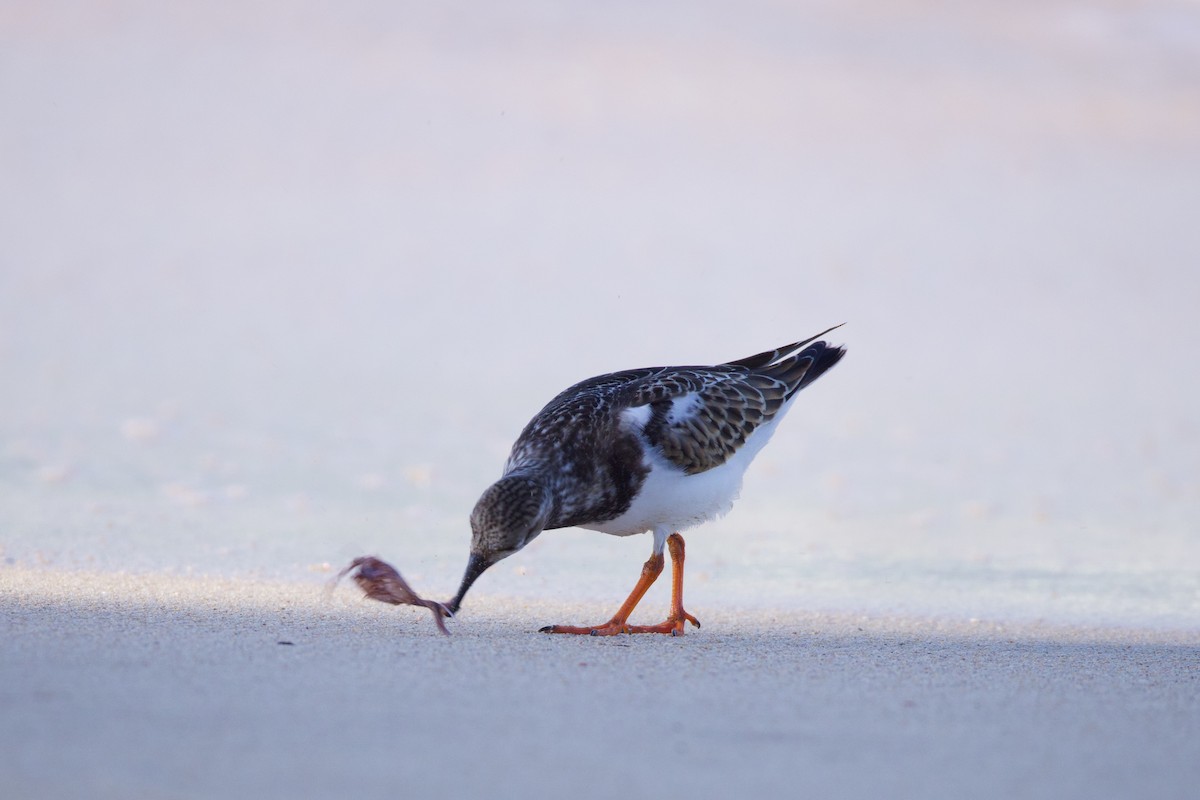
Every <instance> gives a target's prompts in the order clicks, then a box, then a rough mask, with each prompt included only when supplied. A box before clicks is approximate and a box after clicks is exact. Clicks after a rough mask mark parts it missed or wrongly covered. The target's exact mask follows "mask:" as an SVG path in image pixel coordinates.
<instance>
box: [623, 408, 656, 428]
mask: <svg viewBox="0 0 1200 800" xmlns="http://www.w3.org/2000/svg"><path fill="white" fill-rule="evenodd" d="M621 421H622V422H623V423H624V424H625V425H627V426H628V427H629V429H630V430H633V431H638V432H640V431H642V430H643V429H644V428H645V427H646V423H647V422H649V421H650V406H648V405H645V406H633V407H632V408H626V409H624V410H623V411H622V412H621Z"/></svg>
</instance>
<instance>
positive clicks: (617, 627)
mask: <svg viewBox="0 0 1200 800" xmlns="http://www.w3.org/2000/svg"><path fill="white" fill-rule="evenodd" d="M538 632H539V633H574V634H576V635H579V636H616V635H617V634H619V633H629V625H628V624H626V623H624V622H616V621H614V620H609V621H608V622H606V623H604V624H603V625H589V626H585V627H582V628H580V627H576V626H574V625H547V626H546V627H544V628H541V629H540V630H539V631H538Z"/></svg>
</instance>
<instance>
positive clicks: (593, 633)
mask: <svg viewBox="0 0 1200 800" xmlns="http://www.w3.org/2000/svg"><path fill="white" fill-rule="evenodd" d="M599 635H600V631H598V630H596V629H595V628H592V629H591V630H590V631H588V636H599Z"/></svg>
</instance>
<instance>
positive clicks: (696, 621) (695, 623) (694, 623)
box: [692, 619, 700, 628]
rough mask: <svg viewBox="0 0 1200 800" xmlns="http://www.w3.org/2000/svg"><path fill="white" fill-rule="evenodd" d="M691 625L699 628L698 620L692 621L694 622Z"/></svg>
mask: <svg viewBox="0 0 1200 800" xmlns="http://www.w3.org/2000/svg"><path fill="white" fill-rule="evenodd" d="M692 624H693V625H695V626H696V627H697V628H699V627H700V620H698V619H694V620H692Z"/></svg>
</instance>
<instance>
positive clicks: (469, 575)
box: [446, 553, 491, 614]
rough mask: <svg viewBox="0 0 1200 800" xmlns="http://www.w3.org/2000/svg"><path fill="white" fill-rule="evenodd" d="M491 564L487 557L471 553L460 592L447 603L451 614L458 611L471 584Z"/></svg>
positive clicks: (459, 588)
mask: <svg viewBox="0 0 1200 800" xmlns="http://www.w3.org/2000/svg"><path fill="white" fill-rule="evenodd" d="M490 566H491V564H490V563H489V562H488V561H487V559H485V558H483V557H482V556H479V555H476V554H475V553H471V558H470V559H469V560H468V561H467V571H466V572H465V573H463V579H462V584H460V585H459V587H458V594H456V595H454V599H453V600H451V601H450V602H449V603H446V608H448V609H450V613H451V614H457V613H458V607H459V606H460V605H462V600H463V597H465V596H466V594H467V590H468V589H470V588H471V584H473V583H474V582H475V579H476V578H478V577H479V576H480V575H482V574H483V571H484V570H486V569H487V568H488V567H490Z"/></svg>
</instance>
